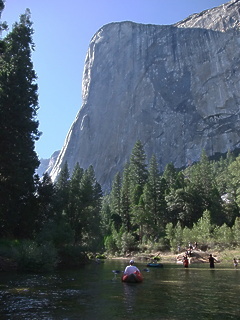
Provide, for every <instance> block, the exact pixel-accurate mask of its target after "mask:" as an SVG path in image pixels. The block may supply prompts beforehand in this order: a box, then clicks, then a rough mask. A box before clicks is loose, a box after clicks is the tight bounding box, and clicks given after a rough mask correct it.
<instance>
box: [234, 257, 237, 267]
mask: <svg viewBox="0 0 240 320" xmlns="http://www.w3.org/2000/svg"><path fill="white" fill-rule="evenodd" d="M233 265H234V268H237V266H238V262H237V259H235V258H233Z"/></svg>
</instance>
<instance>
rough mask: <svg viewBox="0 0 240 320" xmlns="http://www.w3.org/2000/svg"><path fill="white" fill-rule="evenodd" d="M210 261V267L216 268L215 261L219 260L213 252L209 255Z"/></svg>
mask: <svg viewBox="0 0 240 320" xmlns="http://www.w3.org/2000/svg"><path fill="white" fill-rule="evenodd" d="M208 261H209V264H210V268H214V267H215V265H214V263H215V262H217V260H216V259H215V258H214V257H213V256H212V254H210V255H209V258H208Z"/></svg>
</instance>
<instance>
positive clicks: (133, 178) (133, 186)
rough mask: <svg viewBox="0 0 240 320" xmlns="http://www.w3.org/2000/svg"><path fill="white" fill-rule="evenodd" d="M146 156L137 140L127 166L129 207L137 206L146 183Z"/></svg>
mask: <svg viewBox="0 0 240 320" xmlns="http://www.w3.org/2000/svg"><path fill="white" fill-rule="evenodd" d="M147 175H148V172H147V164H146V154H145V152H144V149H143V145H142V143H141V141H140V140H138V141H137V142H136V144H135V146H134V148H133V150H132V154H131V157H130V164H129V182H130V190H131V205H132V206H134V205H138V203H139V200H140V197H141V195H142V193H143V187H144V185H145V183H146V181H147Z"/></svg>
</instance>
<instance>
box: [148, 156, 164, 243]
mask: <svg viewBox="0 0 240 320" xmlns="http://www.w3.org/2000/svg"><path fill="white" fill-rule="evenodd" d="M162 181H163V180H162V179H161V177H160V173H159V170H158V164H157V159H156V157H155V155H153V156H152V158H151V159H150V166H149V174H148V179H147V183H146V184H145V186H144V192H143V201H144V203H145V212H146V216H147V219H148V231H149V233H150V234H151V235H152V236H153V237H154V238H155V237H156V236H157V235H158V234H159V233H160V232H161V231H163V230H164V226H165V223H166V221H165V212H166V201H165V188H164V185H163V183H162Z"/></svg>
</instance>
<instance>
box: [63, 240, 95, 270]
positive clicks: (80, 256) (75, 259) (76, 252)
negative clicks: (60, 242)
mask: <svg viewBox="0 0 240 320" xmlns="http://www.w3.org/2000/svg"><path fill="white" fill-rule="evenodd" d="M58 255H59V266H60V267H65V268H66V267H67V268H69V267H79V266H80V265H83V264H86V263H87V262H88V260H89V259H88V257H87V255H86V253H85V252H84V249H83V248H82V246H80V245H74V246H73V245H67V246H64V247H62V248H61V249H60V250H58Z"/></svg>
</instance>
